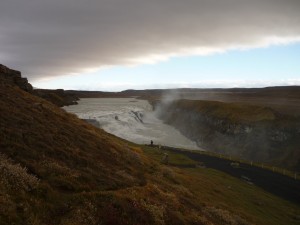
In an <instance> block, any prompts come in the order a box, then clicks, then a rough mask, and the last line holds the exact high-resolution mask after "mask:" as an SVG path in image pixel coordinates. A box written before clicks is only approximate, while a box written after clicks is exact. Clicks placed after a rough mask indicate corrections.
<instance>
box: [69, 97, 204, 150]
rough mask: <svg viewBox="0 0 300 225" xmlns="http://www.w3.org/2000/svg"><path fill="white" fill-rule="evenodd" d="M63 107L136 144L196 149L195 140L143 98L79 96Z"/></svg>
mask: <svg viewBox="0 0 300 225" xmlns="http://www.w3.org/2000/svg"><path fill="white" fill-rule="evenodd" d="M64 109H65V110H66V111H68V112H70V113H74V114H76V115H77V116H78V117H79V118H81V119H94V120H97V121H98V122H99V124H100V127H101V128H102V129H103V130H105V131H106V132H108V133H111V134H114V135H116V136H118V137H121V138H123V139H126V140H128V141H132V142H135V143H138V144H149V143H150V141H151V140H153V142H154V144H160V145H167V146H172V147H179V148H186V149H199V147H198V146H197V145H196V143H195V142H193V141H191V140H189V139H188V138H187V137H185V136H183V135H182V134H181V133H180V132H179V131H178V130H176V129H175V128H173V127H171V126H169V125H167V124H164V123H163V122H162V121H161V120H160V119H158V118H157V117H156V115H155V112H154V111H153V110H152V106H151V105H150V104H149V103H148V102H147V101H145V100H139V99H135V98H82V99H81V100H80V101H79V102H78V105H71V106H66V107H64Z"/></svg>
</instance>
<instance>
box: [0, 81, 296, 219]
mask: <svg viewBox="0 0 300 225" xmlns="http://www.w3.org/2000/svg"><path fill="white" fill-rule="evenodd" d="M0 125H1V126H0V224H1V225H2V224H3V225H4V224H30V225H31V224H33V225H37V224H45V225H48V224H49V225H50V224H70V225H71V224H72V225H76V224H78V225H79V224H80V225H82V224H83V225H84V224H89V225H90V224H206V225H211V224H212V225H213V224H232V225H233V224H286V223H285V222H288V224H297V222H299V220H297V219H299V218H298V217H297V216H298V215H299V214H300V212H299V206H297V205H294V204H292V203H289V202H286V201H284V200H282V199H279V198H277V197H274V196H272V195H270V194H268V193H264V192H263V191H261V190H259V189H258V188H255V187H252V186H251V187H249V186H247V185H246V184H244V183H243V182H241V181H240V180H238V179H234V178H231V177H228V176H225V175H224V174H222V173H219V172H214V171H211V170H207V171H202V170H198V169H186V170H182V169H178V168H176V167H172V166H168V165H163V164H161V163H160V160H159V159H157V158H155V157H153V155H152V153H149V149H147V148H141V146H138V145H134V144H132V143H129V142H125V141H123V140H121V139H119V138H116V137H114V136H112V135H110V134H107V133H105V132H104V131H103V130H101V129H97V128H95V127H93V126H91V125H89V124H87V123H86V122H84V121H82V120H80V119H78V118H77V117H76V116H74V115H71V114H69V113H66V112H65V111H64V110H62V109H60V108H58V107H57V106H55V105H53V104H51V103H50V102H47V101H46V100H44V99H41V98H39V97H36V96H33V95H31V94H29V93H27V92H25V91H23V90H21V89H19V88H18V87H16V86H12V85H9V84H6V83H5V82H0ZM176 159H177V161H175V162H174V165H175V166H176V163H178V162H184V158H181V159H179V160H178V157H177V156H174V160H176ZM187 162H188V161H187ZM229 185H230V186H232V187H234V189H226V187H227V186H229ZM254 196H257V198H259V199H258V200H253V202H250V203H248V202H247V201H248V200H249V199H251V198H252V197H254ZM230 199H232V200H230ZM257 201H258V203H257ZM260 202H262V203H263V205H260ZM256 204H258V205H257V206H256ZM248 205H249V206H251V207H250V208H248V207H247V206H248ZM270 207H271V208H270Z"/></svg>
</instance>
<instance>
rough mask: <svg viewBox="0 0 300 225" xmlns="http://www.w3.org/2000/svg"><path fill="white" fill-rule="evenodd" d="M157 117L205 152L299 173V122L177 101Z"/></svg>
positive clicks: (250, 109) (254, 110)
mask: <svg viewBox="0 0 300 225" xmlns="http://www.w3.org/2000/svg"><path fill="white" fill-rule="evenodd" d="M160 117H161V118H162V119H163V120H164V121H165V122H166V123H168V124H170V125H172V126H174V127H175V128H177V129H178V130H180V131H181V133H182V134H184V135H185V136H187V137H188V138H190V139H192V140H194V141H196V142H197V144H198V145H199V146H200V147H202V148H204V149H206V150H208V151H214V152H218V153H222V154H228V155H232V156H236V157H239V158H243V159H247V160H253V161H256V162H268V163H272V164H275V165H278V166H285V167H289V168H293V169H298V170H299V169H300V149H299V146H300V141H299V139H300V119H299V118H294V117H290V116H285V115H281V114H278V113H277V112H275V111H273V110H272V109H270V108H263V107H257V106H250V105H237V104H230V103H221V102H208V101H191V100H178V101H175V102H173V103H172V104H169V105H164V106H162V110H160Z"/></svg>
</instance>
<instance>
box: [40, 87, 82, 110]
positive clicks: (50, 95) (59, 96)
mask: <svg viewBox="0 0 300 225" xmlns="http://www.w3.org/2000/svg"><path fill="white" fill-rule="evenodd" d="M34 94H35V95H37V96H39V97H41V98H44V99H46V100H48V101H49V102H52V103H53V104H55V105H57V106H59V107H62V106H68V105H76V104H78V103H77V101H78V100H79V98H78V97H77V96H76V95H75V94H72V93H68V92H67V91H65V90H63V89H57V90H48V89H35V90H34Z"/></svg>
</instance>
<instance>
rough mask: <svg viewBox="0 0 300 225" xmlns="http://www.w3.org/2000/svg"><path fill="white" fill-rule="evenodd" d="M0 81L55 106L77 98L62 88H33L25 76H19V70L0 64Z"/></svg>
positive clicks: (74, 101) (66, 103)
mask: <svg viewBox="0 0 300 225" xmlns="http://www.w3.org/2000/svg"><path fill="white" fill-rule="evenodd" d="M0 82H1V84H3V85H11V86H18V87H19V88H21V89H22V90H24V91H27V92H29V93H31V94H34V95H36V96H39V97H41V98H44V99H46V100H48V101H50V102H52V103H53V104H55V105H57V106H60V107H62V106H66V105H74V104H77V101H78V100H79V98H78V97H77V96H76V95H75V94H74V93H68V92H66V91H64V90H63V89H57V90H47V89H33V88H32V85H31V84H30V83H29V82H28V80H27V78H24V77H22V76H21V72H20V71H17V70H12V69H10V68H8V67H6V66H4V65H1V64H0Z"/></svg>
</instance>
